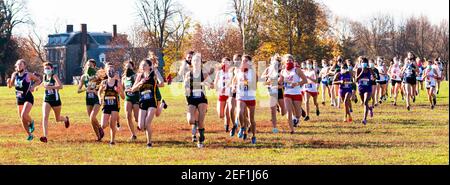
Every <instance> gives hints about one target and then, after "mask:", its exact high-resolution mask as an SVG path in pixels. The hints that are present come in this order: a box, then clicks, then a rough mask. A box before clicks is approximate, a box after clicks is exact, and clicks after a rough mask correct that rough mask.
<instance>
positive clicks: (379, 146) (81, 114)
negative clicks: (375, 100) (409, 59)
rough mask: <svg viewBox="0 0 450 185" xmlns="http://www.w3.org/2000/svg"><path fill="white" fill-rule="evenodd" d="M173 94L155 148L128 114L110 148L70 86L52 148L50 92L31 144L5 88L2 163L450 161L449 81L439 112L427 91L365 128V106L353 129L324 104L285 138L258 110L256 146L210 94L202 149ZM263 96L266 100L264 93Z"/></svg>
mask: <svg viewBox="0 0 450 185" xmlns="http://www.w3.org/2000/svg"><path fill="white" fill-rule="evenodd" d="M176 85H179V84H176ZM176 85H175V86H176ZM172 86H173V85H172ZM174 89H177V88H171V89H169V88H168V87H166V88H164V89H163V90H162V94H163V96H164V98H165V99H166V101H167V102H168V104H169V109H167V110H166V111H165V112H163V114H162V116H161V117H158V118H156V119H155V121H154V124H153V129H154V139H153V140H154V148H152V149H147V148H146V147H145V137H144V134H143V133H139V135H138V141H137V142H134V143H129V142H128V139H129V137H130V133H129V131H128V127H127V125H126V122H125V117H124V111H121V115H122V120H121V124H122V128H121V130H120V131H119V132H118V137H117V142H116V143H117V144H116V145H115V146H114V147H110V146H109V145H108V144H107V143H108V140H109V129H107V130H106V135H105V139H104V140H103V142H101V143H99V142H95V141H94V140H95V134H94V133H93V131H92V129H91V126H90V124H89V123H88V117H87V114H86V110H85V109H86V108H85V102H84V94H77V93H76V87H75V86H65V87H64V89H63V90H62V91H61V97H62V102H63V114H66V115H69V116H70V118H71V127H70V128H69V129H65V128H64V125H63V124H62V123H58V124H57V123H55V121H54V117H53V114H52V115H51V117H50V123H49V142H48V143H46V144H44V143H41V142H40V141H39V137H40V136H42V126H41V119H42V118H41V105H42V96H43V91H42V90H41V89H40V90H39V91H38V92H36V93H35V106H34V107H33V110H32V117H33V118H34V119H35V120H36V131H35V133H34V135H35V139H34V140H33V141H31V142H29V141H27V140H26V134H25V132H24V131H23V129H22V127H21V124H20V122H19V118H18V115H17V110H16V109H17V108H16V105H15V98H14V91H13V89H7V88H6V87H0V164H237V165H241V164H242V165H243V164H446V165H448V164H449V117H448V113H449V109H448V108H449V104H448V102H449V99H448V98H449V92H448V89H449V88H448V83H444V85H443V87H442V88H441V92H440V94H439V95H438V106H437V107H436V108H435V110H430V108H429V105H428V103H427V102H426V95H425V92H424V91H422V92H421V94H420V96H419V98H418V99H417V101H416V103H415V104H413V107H412V111H411V112H407V111H406V108H405V107H404V102H403V101H400V104H399V106H397V107H393V106H392V105H390V100H389V101H388V102H387V103H385V104H383V105H381V106H378V107H376V108H375V110H374V112H375V116H374V118H371V119H369V124H368V125H367V126H363V125H362V124H360V122H361V118H362V110H363V109H362V106H360V105H359V103H358V105H354V108H353V109H354V113H353V115H354V116H353V117H354V123H353V124H351V123H343V122H342V120H343V110H342V109H341V110H339V109H336V108H332V107H330V106H329V103H328V102H327V104H326V105H327V106H322V105H321V107H320V108H321V115H320V117H317V116H315V115H312V116H311V120H310V121H308V122H302V123H301V127H300V128H297V131H298V132H297V133H296V134H294V135H290V134H288V133H286V132H287V131H288V126H287V121H286V119H285V118H279V119H278V120H279V124H280V127H279V128H280V131H282V133H278V134H272V133H271V123H270V110H269V108H266V107H261V106H258V107H257V118H256V121H257V129H258V135H257V137H258V143H257V144H256V145H251V144H250V141H248V140H247V141H246V142H243V141H242V140H240V139H238V138H236V137H234V138H230V137H229V135H228V133H225V132H224V129H223V122H222V120H220V119H218V117H217V113H216V111H215V107H216V101H215V100H216V96H215V95H214V94H212V93H213V92H209V93H211V94H210V95H209V96H208V97H209V98H208V99H209V110H208V114H207V118H206V148H203V149H198V148H196V145H195V144H194V143H192V142H191V141H190V127H189V125H187V123H186V121H185V110H186V108H185V107H186V106H185V104H186V103H185V98H184V96H183V94H180V93H179V92H177V91H176V90H174ZM258 96H259V97H258V99H259V100H267V97H266V94H265V89H264V88H260V93H259V95H258ZM258 104H259V105H263V104H264V103H263V102H262V101H258ZM313 110H314V109H313ZM98 118H99V119H100V115H99V116H98Z"/></svg>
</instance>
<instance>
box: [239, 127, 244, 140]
mask: <svg viewBox="0 0 450 185" xmlns="http://www.w3.org/2000/svg"><path fill="white" fill-rule="evenodd" d="M244 131H245V128H241V129H240V130H239V132H238V138H243V137H244Z"/></svg>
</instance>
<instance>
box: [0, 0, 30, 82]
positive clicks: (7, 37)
mask: <svg viewBox="0 0 450 185" xmlns="http://www.w3.org/2000/svg"><path fill="white" fill-rule="evenodd" d="M30 22H31V20H30V19H29V16H28V14H27V10H26V5H25V2H24V1H22V0H0V64H1V67H0V78H1V79H2V81H1V84H3V85H4V84H6V80H5V77H6V72H10V71H11V70H12V68H13V67H12V63H14V62H15V61H14V60H12V59H13V58H14V57H13V56H8V55H12V52H14V51H11V49H12V48H15V47H14V46H13V44H14V43H12V42H11V39H12V32H13V30H14V28H15V27H16V26H17V25H20V24H28V23H30Z"/></svg>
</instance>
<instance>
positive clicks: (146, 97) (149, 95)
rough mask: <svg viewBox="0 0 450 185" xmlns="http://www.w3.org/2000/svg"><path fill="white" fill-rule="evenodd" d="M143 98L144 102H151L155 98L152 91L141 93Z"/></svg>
mask: <svg viewBox="0 0 450 185" xmlns="http://www.w3.org/2000/svg"><path fill="white" fill-rule="evenodd" d="M141 98H142V99H143V100H150V99H152V98H153V93H152V91H151V90H146V91H143V92H141Z"/></svg>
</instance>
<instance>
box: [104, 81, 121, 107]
mask: <svg viewBox="0 0 450 185" xmlns="http://www.w3.org/2000/svg"><path fill="white" fill-rule="evenodd" d="M117 83H118V82H117V80H115V81H114V85H113V86H112V87H110V86H109V84H108V81H105V85H106V89H105V96H104V97H103V102H104V105H105V106H118V105H119V93H118V92H117V91H116V90H115V88H116V87H117Z"/></svg>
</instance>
